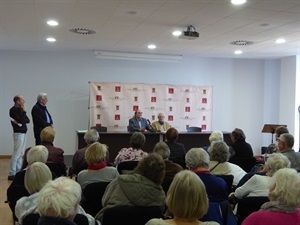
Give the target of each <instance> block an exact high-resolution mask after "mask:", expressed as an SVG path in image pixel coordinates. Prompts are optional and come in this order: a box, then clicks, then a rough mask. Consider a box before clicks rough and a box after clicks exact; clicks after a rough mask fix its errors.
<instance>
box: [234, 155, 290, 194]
mask: <svg viewBox="0 0 300 225" xmlns="http://www.w3.org/2000/svg"><path fill="white" fill-rule="evenodd" d="M287 167H290V161H289V159H288V158H287V157H286V156H284V155H283V154H280V153H273V154H271V155H270V157H269V158H268V160H267V162H266V165H265V171H266V176H264V175H257V174H255V175H253V176H252V177H251V178H250V179H249V180H248V181H247V182H246V183H245V184H244V185H242V186H240V187H238V188H237V189H236V190H235V192H234V196H235V197H236V198H237V199H242V198H245V197H254V196H268V189H269V185H270V181H271V177H272V176H273V174H274V173H275V172H276V171H277V170H279V169H282V168H287Z"/></svg>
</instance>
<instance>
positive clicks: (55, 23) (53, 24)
mask: <svg viewBox="0 0 300 225" xmlns="http://www.w3.org/2000/svg"><path fill="white" fill-rule="evenodd" d="M47 24H48V25H49V26H57V25H58V22H57V21H55V20H48V21H47Z"/></svg>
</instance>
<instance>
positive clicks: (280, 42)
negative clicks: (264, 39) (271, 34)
mask: <svg viewBox="0 0 300 225" xmlns="http://www.w3.org/2000/svg"><path fill="white" fill-rule="evenodd" d="M275 42H276V43H277V44H283V43H285V42H286V40H285V39H283V38H278V39H277V40H276V41H275Z"/></svg>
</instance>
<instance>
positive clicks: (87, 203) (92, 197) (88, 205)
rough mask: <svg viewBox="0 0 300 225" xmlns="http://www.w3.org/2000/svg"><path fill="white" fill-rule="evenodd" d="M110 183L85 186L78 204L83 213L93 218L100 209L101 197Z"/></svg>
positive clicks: (95, 183)
mask: <svg viewBox="0 0 300 225" xmlns="http://www.w3.org/2000/svg"><path fill="white" fill-rule="evenodd" d="M109 183H110V182H94V183H90V184H88V185H86V186H85V188H84V189H83V191H82V194H83V198H82V201H81V203H80V205H81V207H82V208H83V209H84V211H85V212H86V213H88V214H90V215H92V216H93V217H95V216H96V214H97V213H98V212H99V211H100V210H101V209H102V207H103V206H102V197H103V195H104V192H105V189H106V187H107V185H108V184H109Z"/></svg>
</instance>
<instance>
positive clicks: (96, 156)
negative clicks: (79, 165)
mask: <svg viewBox="0 0 300 225" xmlns="http://www.w3.org/2000/svg"><path fill="white" fill-rule="evenodd" d="M106 153H107V146H106V145H104V144H101V143H99V142H95V143H93V144H91V145H90V146H89V147H88V148H87V150H86V151H85V160H86V162H87V164H88V168H87V169H86V170H82V171H81V172H79V174H78V176H77V182H78V183H79V184H80V186H81V188H82V189H84V188H85V187H86V185H88V184H90V183H93V182H99V181H102V182H111V181H112V180H113V179H115V178H116V177H117V176H118V175H119V172H118V170H117V169H116V168H115V167H113V166H107V165H106V162H105V159H106Z"/></svg>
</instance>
